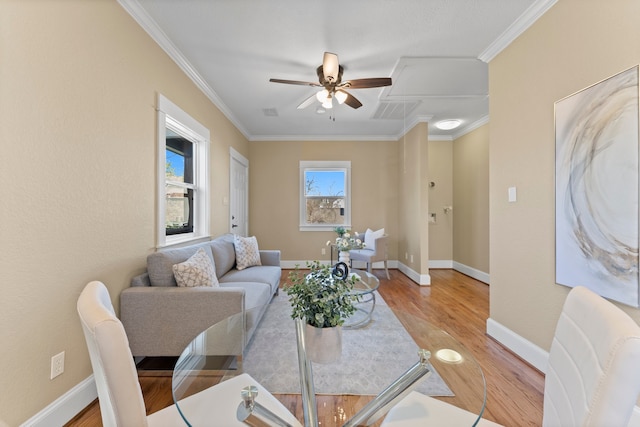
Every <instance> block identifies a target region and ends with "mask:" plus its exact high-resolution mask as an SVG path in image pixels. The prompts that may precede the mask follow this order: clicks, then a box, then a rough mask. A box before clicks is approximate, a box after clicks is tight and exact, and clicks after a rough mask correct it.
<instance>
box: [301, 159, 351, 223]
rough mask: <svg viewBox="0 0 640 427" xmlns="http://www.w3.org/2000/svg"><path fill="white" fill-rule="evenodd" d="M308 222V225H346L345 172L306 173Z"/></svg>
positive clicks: (313, 171) (315, 171) (310, 171)
mask: <svg viewBox="0 0 640 427" xmlns="http://www.w3.org/2000/svg"><path fill="white" fill-rule="evenodd" d="M304 182H305V192H304V196H305V199H306V222H307V223H308V224H344V223H345V219H344V218H345V216H344V209H345V196H346V194H345V182H346V174H345V172H344V171H321V170H307V171H305V173H304Z"/></svg>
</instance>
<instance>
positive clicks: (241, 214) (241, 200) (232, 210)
mask: <svg viewBox="0 0 640 427" xmlns="http://www.w3.org/2000/svg"><path fill="white" fill-rule="evenodd" d="M230 153H231V162H230V168H229V175H230V176H229V182H230V183H231V189H230V193H231V194H230V197H231V203H230V204H229V219H230V224H229V231H230V232H231V233H233V234H237V235H239V236H246V235H247V233H248V232H249V160H247V159H246V158H245V157H244V156H243V155H242V154H240V153H238V152H237V151H236V150H234V149H233V148H231V149H230Z"/></svg>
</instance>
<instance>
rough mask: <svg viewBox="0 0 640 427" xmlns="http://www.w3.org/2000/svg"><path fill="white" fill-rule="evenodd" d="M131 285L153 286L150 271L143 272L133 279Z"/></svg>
mask: <svg viewBox="0 0 640 427" xmlns="http://www.w3.org/2000/svg"><path fill="white" fill-rule="evenodd" d="M131 286H134V287H139V286H151V279H149V273H142V274H139V275H138V276H135V277H134V278H133V279H131Z"/></svg>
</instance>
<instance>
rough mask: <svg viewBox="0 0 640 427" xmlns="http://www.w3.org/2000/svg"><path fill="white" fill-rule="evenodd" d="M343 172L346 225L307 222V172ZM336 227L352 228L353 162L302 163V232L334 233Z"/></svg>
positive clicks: (303, 161)
mask: <svg viewBox="0 0 640 427" xmlns="http://www.w3.org/2000/svg"><path fill="white" fill-rule="evenodd" d="M314 170H316V171H341V172H344V173H345V184H344V192H345V197H344V223H342V224H327V223H325V224H310V223H308V222H307V206H306V203H307V201H306V197H305V179H304V177H305V172H307V171H314ZM336 226H342V227H344V228H347V229H349V228H351V161H348V160H342V161H331V160H329V161H306V160H301V161H300V231H333V229H334V228H335V227H336Z"/></svg>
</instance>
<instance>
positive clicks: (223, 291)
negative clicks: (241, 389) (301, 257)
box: [120, 234, 282, 357]
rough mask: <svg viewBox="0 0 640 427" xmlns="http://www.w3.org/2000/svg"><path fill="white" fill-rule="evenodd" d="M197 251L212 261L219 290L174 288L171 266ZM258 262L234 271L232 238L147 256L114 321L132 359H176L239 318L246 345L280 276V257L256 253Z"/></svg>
mask: <svg viewBox="0 0 640 427" xmlns="http://www.w3.org/2000/svg"><path fill="white" fill-rule="evenodd" d="M199 248H203V249H205V252H206V253H207V255H209V256H210V257H211V258H212V260H213V261H214V264H215V269H216V276H217V278H218V281H219V282H220V287H193V288H186V287H178V286H177V283H176V280H175V278H174V276H173V270H172V267H173V265H174V264H177V263H181V262H184V261H186V260H187V259H189V257H191V256H192V255H193V254H194V253H195V252H196V251H197V250H198V249H199ZM260 261H261V263H262V265H261V266H254V267H249V268H246V269H244V270H237V269H236V268H235V248H234V245H233V234H225V235H223V236H220V237H218V238H215V239H213V240H211V241H208V242H205V243H199V244H195V245H191V246H187V247H183V248H179V249H168V250H162V251H158V252H155V253H153V254H150V255H149V256H148V257H147V272H146V273H144V274H141V275H139V276H136V277H134V278H133V279H132V281H131V287H129V288H126V289H125V290H124V291H122V293H121V294H120V317H121V320H122V324H123V325H124V328H125V331H126V333H127V337H128V338H129V345H130V346H131V352H132V353H133V355H134V356H136V357H139V356H178V355H180V353H182V350H183V349H184V348H185V347H186V346H187V344H188V343H189V342H191V340H193V338H195V337H196V336H197V335H198V334H199V333H200V332H202V331H203V330H205V329H207V328H208V327H209V326H211V325H213V324H215V323H217V322H219V321H221V320H223V319H224V318H226V317H228V316H230V315H232V314H236V313H241V312H243V313H248V314H247V316H246V319H245V330H246V337H247V341H248V339H249V338H250V337H251V334H252V333H253V331H254V330H255V328H256V326H257V324H258V322H259V321H260V319H261V318H262V315H263V314H264V311H265V309H266V307H267V304H268V303H269V302H271V299H272V297H273V296H274V295H275V294H277V293H278V287H279V285H280V277H281V273H282V270H281V268H280V251H278V250H260ZM256 307H258V308H257V309H254V308H256ZM260 307H261V308H260ZM250 309H252V310H250ZM247 310H250V311H247Z"/></svg>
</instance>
